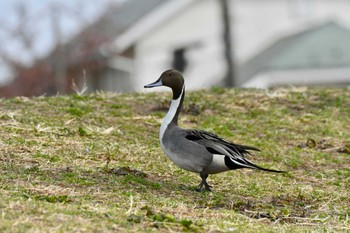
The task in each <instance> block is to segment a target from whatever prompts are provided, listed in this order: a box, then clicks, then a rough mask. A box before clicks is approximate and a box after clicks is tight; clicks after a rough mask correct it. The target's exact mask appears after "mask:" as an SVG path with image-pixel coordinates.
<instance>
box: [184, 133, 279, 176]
mask: <svg viewBox="0 0 350 233" xmlns="http://www.w3.org/2000/svg"><path fill="white" fill-rule="evenodd" d="M185 137H186V139H187V140H190V141H192V142H195V143H198V144H200V145H202V146H204V147H205V148H206V149H207V151H209V152H210V153H211V154H216V155H223V156H225V164H226V166H227V167H228V168H229V169H237V168H252V169H260V170H264V171H269V172H283V171H278V170H273V169H267V168H263V167H260V166H258V165H255V164H253V163H252V162H250V161H249V160H248V159H246V158H245V155H247V154H248V155H249V154H251V153H250V151H260V150H259V149H258V148H255V147H251V146H245V145H240V144H234V143H231V142H228V141H226V140H225V139H223V138H221V137H219V136H217V135H215V134H212V133H209V132H207V131H202V130H188V131H187V132H186V136H185Z"/></svg>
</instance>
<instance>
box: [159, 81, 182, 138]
mask: <svg viewBox="0 0 350 233" xmlns="http://www.w3.org/2000/svg"><path fill="white" fill-rule="evenodd" d="M184 90H185V85H184V86H183V87H182V91H181V95H180V96H179V98H177V99H176V100H174V99H172V100H171V104H170V107H169V110H168V113H167V114H166V116H165V117H164V119H163V122H162V125H161V126H160V131H159V138H160V141H162V138H163V135H164V133H165V130H166V128H167V127H168V125H169V124H170V122H171V121H172V120H173V119H174V117H175V114H176V111H177V109H178V108H179V107H180V104H181V99H182V95H183V93H184Z"/></svg>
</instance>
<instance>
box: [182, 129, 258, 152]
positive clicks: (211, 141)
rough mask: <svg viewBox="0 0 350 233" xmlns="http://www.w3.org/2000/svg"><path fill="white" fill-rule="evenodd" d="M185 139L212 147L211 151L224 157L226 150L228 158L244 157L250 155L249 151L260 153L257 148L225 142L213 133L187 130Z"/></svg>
mask: <svg viewBox="0 0 350 233" xmlns="http://www.w3.org/2000/svg"><path fill="white" fill-rule="evenodd" d="M186 138H187V139H188V140H191V141H194V142H197V143H199V144H201V145H203V146H205V147H212V149H213V150H216V151H218V152H220V153H223V154H224V155H227V153H224V152H225V151H226V150H227V151H228V152H229V156H232V155H233V156H235V155H236V156H242V157H244V156H245V155H247V154H248V155H249V154H251V153H250V151H260V150H259V149H258V148H255V147H252V146H245V145H240V144H235V143H232V142H229V141H226V140H225V139H223V138H221V137H219V136H217V135H215V134H213V133H209V132H207V131H203V130H188V131H187V134H186Z"/></svg>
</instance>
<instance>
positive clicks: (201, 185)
mask: <svg viewBox="0 0 350 233" xmlns="http://www.w3.org/2000/svg"><path fill="white" fill-rule="evenodd" d="M199 175H200V177H201V178H202V181H201V183H200V184H199V185H198V187H197V189H196V190H197V191H198V192H200V191H202V188H203V185H204V191H211V189H210V188H211V186H210V185H209V184H208V183H207V178H208V174H203V173H199Z"/></svg>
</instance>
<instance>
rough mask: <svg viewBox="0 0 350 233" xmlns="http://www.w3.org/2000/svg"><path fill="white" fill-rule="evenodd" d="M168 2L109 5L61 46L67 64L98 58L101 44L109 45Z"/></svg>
mask: <svg viewBox="0 0 350 233" xmlns="http://www.w3.org/2000/svg"><path fill="white" fill-rule="evenodd" d="M168 1H169V0H128V1H125V2H124V3H123V4H121V5H111V7H110V8H109V9H108V10H107V11H106V12H105V13H104V14H103V15H102V16H101V17H100V18H99V19H98V20H97V21H96V22H94V23H92V24H91V25H89V26H87V27H86V28H85V29H84V30H82V31H81V32H80V33H79V34H78V35H77V36H75V37H74V38H72V39H71V40H69V41H68V42H67V43H66V44H65V45H63V49H64V51H63V52H64V53H66V54H69V55H68V58H67V59H68V60H67V63H69V64H72V63H73V64H74V63H76V62H81V60H88V59H94V58H95V57H96V56H99V48H100V46H101V45H102V44H105V43H111V42H112V41H113V40H114V39H115V38H117V37H118V36H119V35H121V34H122V33H124V32H125V31H126V30H127V29H129V28H131V27H132V25H133V24H135V23H137V22H138V21H139V20H141V19H142V18H143V17H144V16H146V15H147V14H149V13H150V12H151V11H152V10H154V9H155V8H156V7H158V6H159V5H161V4H164V3H166V2H168ZM98 58H99V57H98Z"/></svg>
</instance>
